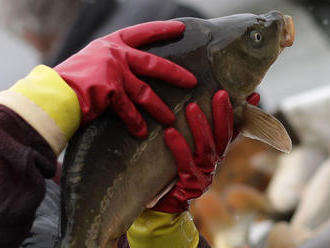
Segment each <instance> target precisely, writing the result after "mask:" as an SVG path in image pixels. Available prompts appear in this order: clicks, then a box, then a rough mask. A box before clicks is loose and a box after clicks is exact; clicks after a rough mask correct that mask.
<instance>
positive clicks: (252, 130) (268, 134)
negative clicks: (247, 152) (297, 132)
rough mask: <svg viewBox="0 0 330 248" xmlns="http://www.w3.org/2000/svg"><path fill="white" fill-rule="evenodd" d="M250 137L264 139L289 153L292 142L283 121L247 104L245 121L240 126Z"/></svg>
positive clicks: (241, 131) (243, 132)
mask: <svg viewBox="0 0 330 248" xmlns="http://www.w3.org/2000/svg"><path fill="white" fill-rule="evenodd" d="M238 130H239V131H240V133H241V134H242V135H243V136H245V137H248V138H251V139H256V140H259V141H262V142H264V143H266V144H268V145H270V146H272V147H274V148H275V149H277V150H279V151H282V152H285V153H289V152H290V151H291V150H292V142H291V138H290V136H289V134H288V133H287V131H286V130H285V128H284V126H283V125H282V123H281V122H280V121H279V120H277V119H276V118H275V117H274V116H272V115H270V114H267V113H265V112H264V111H262V110H261V109H260V108H257V107H255V106H253V105H251V104H248V105H247V108H246V111H245V116H244V123H243V124H242V126H240V127H239V128H238Z"/></svg>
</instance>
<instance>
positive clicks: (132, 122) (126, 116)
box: [110, 93, 148, 139]
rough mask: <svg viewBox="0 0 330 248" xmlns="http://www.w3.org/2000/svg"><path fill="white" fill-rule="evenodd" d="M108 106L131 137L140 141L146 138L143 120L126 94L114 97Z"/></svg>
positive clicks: (146, 131)
mask: <svg viewBox="0 0 330 248" xmlns="http://www.w3.org/2000/svg"><path fill="white" fill-rule="evenodd" d="M110 106H111V108H112V110H113V111H114V112H116V113H117V115H118V116H119V117H120V118H121V119H122V120H123V122H124V123H125V125H126V126H127V129H128V131H129V132H130V133H131V134H132V135H133V136H135V137H137V138H140V139H144V138H146V137H147V136H148V129H147V124H146V122H145V120H144V119H143V118H142V116H141V114H140V112H139V111H138V110H137V109H136V107H135V105H134V104H133V103H132V102H131V101H130V99H129V98H128V96H127V95H126V94H124V93H122V94H120V95H118V96H114V100H113V102H112V104H111V105H110Z"/></svg>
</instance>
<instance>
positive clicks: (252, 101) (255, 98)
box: [232, 92, 260, 140]
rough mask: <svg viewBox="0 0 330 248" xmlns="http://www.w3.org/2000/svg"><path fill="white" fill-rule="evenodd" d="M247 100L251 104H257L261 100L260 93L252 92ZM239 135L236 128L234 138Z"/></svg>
mask: <svg viewBox="0 0 330 248" xmlns="http://www.w3.org/2000/svg"><path fill="white" fill-rule="evenodd" d="M246 100H247V102H248V103H249V104H252V105H254V106H257V105H258V104H259V102H260V95H259V94H258V93H256V92H255V93H252V94H251V95H250V96H248V98H247V99H246ZM237 135H239V132H238V131H237V130H236V129H235V130H234V134H233V138H232V140H234V139H235V138H236V137H237Z"/></svg>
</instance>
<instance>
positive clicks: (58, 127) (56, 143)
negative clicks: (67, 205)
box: [0, 66, 80, 248]
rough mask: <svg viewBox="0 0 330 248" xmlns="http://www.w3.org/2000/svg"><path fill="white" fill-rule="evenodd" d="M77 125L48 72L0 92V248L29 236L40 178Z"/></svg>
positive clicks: (74, 107) (50, 171) (70, 101)
mask: <svg viewBox="0 0 330 248" xmlns="http://www.w3.org/2000/svg"><path fill="white" fill-rule="evenodd" d="M79 123H80V107H79V102H78V99H77V97H76V95H75V93H74V92H73V90H72V89H71V88H70V87H69V86H68V85H66V83H65V82H64V81H63V80H62V79H61V78H60V76H59V75H58V74H57V73H56V72H55V71H53V70H52V69H51V68H49V67H46V66H38V67H36V68H35V69H34V70H33V71H32V72H31V73H30V74H29V75H28V76H27V77H26V78H24V79H22V80H20V81H18V82H17V83H16V84H15V85H14V86H13V87H12V88H10V89H9V90H7V91H3V92H0V247H6V248H14V247H15V248H16V247H19V244H20V243H21V242H22V241H23V240H24V239H25V238H26V237H27V236H28V235H29V231H30V228H31V225H32V222H33V220H34V217H35V211H36V209H37V207H38V206H39V204H40V202H41V201H42V199H43V197H44V194H45V180H44V178H51V177H53V176H54V174H55V170H56V157H57V155H58V154H59V153H60V152H61V151H62V149H63V148H64V146H65V144H66V143H67V140H68V139H69V138H70V137H71V135H72V134H73V133H74V132H75V130H76V129H77V128H78V126H79Z"/></svg>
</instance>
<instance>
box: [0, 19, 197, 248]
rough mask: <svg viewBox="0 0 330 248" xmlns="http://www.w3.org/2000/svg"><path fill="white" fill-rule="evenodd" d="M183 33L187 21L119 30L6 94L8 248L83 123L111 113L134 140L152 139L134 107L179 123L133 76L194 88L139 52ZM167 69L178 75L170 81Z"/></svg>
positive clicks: (3, 173) (2, 204) (1, 100)
mask: <svg viewBox="0 0 330 248" xmlns="http://www.w3.org/2000/svg"><path fill="white" fill-rule="evenodd" d="M183 30H184V25H183V24H182V23H180V22H155V23H147V24H141V25H137V26H134V27H130V28H127V29H124V30H120V31H117V32H116V33H113V34H111V35H108V36H106V37H104V38H100V39H98V40H96V41H94V42H92V43H91V44H90V45H89V46H87V47H86V48H85V49H83V50H82V51H80V52H78V53H77V54H75V55H74V56H72V57H71V58H69V59H68V60H66V61H64V62H63V63H62V64H60V65H58V66H57V67H56V68H55V69H52V68H49V67H46V66H42V65H41V66H38V67H36V68H35V69H34V70H33V71H32V72H31V73H30V74H29V75H28V76H27V77H26V78H24V79H22V80H20V81H18V82H17V83H16V84H15V85H14V86H13V87H12V88H10V89H9V90H7V91H4V92H1V93H0V104H1V105H2V106H3V107H2V108H3V109H2V111H0V115H4V116H5V117H3V120H2V122H1V123H0V125H1V130H0V131H1V132H2V134H3V136H2V137H3V139H1V142H0V146H2V147H3V149H2V150H0V191H1V195H0V197H1V198H0V200H1V201H0V217H1V223H0V235H2V236H1V237H0V246H1V247H2V246H4V247H17V246H18V244H19V243H20V242H21V241H22V240H23V239H24V237H26V236H27V234H28V231H29V229H30V227H31V224H32V221H33V219H34V215H35V210H36V208H37V207H38V205H39V204H40V202H41V200H42V199H43V197H44V191H45V186H44V178H50V177H53V176H54V173H55V170H56V169H55V168H56V157H57V155H59V153H60V152H61V151H62V150H63V148H64V146H65V145H66V143H67V141H68V140H69V139H70V138H71V136H72V135H73V133H74V132H75V131H76V130H77V128H78V127H79V125H80V123H81V122H83V123H86V122H88V121H90V120H92V119H94V118H96V117H97V116H99V115H100V114H102V112H103V111H104V110H105V109H106V108H111V109H112V110H113V111H115V112H116V113H117V114H118V115H119V116H120V117H121V118H122V119H123V121H124V122H125V123H126V124H127V127H128V129H129V131H130V132H131V133H132V134H133V135H135V136H137V137H141V138H142V137H145V136H146V135H147V128H146V124H145V122H144V120H143V119H142V117H141V116H140V114H139V112H138V111H137V109H136V107H135V104H133V102H134V103H138V104H140V105H142V107H144V108H145V109H146V110H147V111H149V112H150V113H151V115H153V116H154V117H155V118H156V119H158V120H159V121H161V122H165V123H170V122H173V121H174V115H173V113H172V112H171V111H170V110H169V109H168V107H167V106H166V105H165V104H164V103H163V102H162V101H161V100H160V99H159V98H158V97H157V95H156V94H155V93H153V92H152V91H151V89H150V88H149V87H147V86H146V85H145V83H143V82H142V81H140V80H138V79H137V77H136V76H134V75H135V74H139V75H146V76H152V77H159V78H161V79H164V80H167V81H170V82H171V83H172V84H177V85H179V86H181V87H192V86H194V85H195V84H196V79H195V78H194V76H193V75H192V74H190V73H189V72H187V71H186V70H184V69H183V68H181V67H179V66H176V65H175V64H173V63H168V62H166V61H165V60H164V59H162V58H158V57H156V56H154V55H150V54H147V53H144V52H141V51H139V50H137V49H135V48H134V47H135V46H140V45H143V44H147V43H149V42H152V41H156V40H160V39H166V38H174V37H176V36H178V35H180V34H181V33H182V32H183ZM161 65H162V66H161ZM131 69H134V71H131ZM163 70H165V71H167V72H168V71H175V72H176V73H174V74H172V75H171V76H168V75H166V74H165V73H164V71H163ZM176 82H177V83H176ZM143 89H145V90H143ZM140 90H142V91H140ZM141 92H142V93H143V94H142V95H141V94H140V93H141ZM159 112H161V114H159ZM10 128H12V129H10ZM32 134H33V135H32ZM33 140H38V142H37V143H36V144H35V143H31V142H32V141H33ZM11 143H13V144H14V145H13V144H11ZM17 185H21V186H20V187H17ZM9 189H10V190H9ZM14 191H15V192H14ZM13 192H14V193H13ZM18 203H19V204H18ZM20 228H21V229H22V230H21V229H20ZM17 231H19V232H20V234H21V236H20V237H17ZM2 237H3V238H2ZM2 244H3V245H2Z"/></svg>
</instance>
